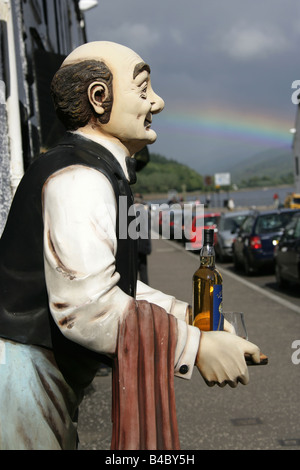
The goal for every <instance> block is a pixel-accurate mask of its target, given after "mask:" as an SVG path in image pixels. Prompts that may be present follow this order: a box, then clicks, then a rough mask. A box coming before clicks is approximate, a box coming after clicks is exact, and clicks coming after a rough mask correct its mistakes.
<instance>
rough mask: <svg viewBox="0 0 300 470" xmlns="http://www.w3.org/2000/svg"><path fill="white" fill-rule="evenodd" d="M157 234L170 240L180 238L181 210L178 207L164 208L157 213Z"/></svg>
mask: <svg viewBox="0 0 300 470" xmlns="http://www.w3.org/2000/svg"><path fill="white" fill-rule="evenodd" d="M158 229H159V234H160V235H162V236H163V237H164V238H167V239H170V240H174V239H176V240H180V241H181V240H182V233H183V210H182V209H179V208H172V206H171V207H170V208H166V209H164V210H160V211H159V214H158Z"/></svg>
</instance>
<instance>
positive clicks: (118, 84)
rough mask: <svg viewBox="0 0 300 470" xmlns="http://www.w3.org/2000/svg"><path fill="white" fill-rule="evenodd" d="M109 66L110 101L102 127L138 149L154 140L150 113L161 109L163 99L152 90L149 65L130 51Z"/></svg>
mask: <svg viewBox="0 0 300 470" xmlns="http://www.w3.org/2000/svg"><path fill="white" fill-rule="evenodd" d="M130 52H131V54H128V55H127V56H126V57H125V56H123V57H122V59H120V61H118V62H117V63H116V65H115V66H114V67H113V65H111V68H114V70H113V91H114V101H113V106H112V112H111V116H110V120H109V122H108V123H107V124H105V125H103V126H102V127H103V130H104V131H105V132H108V133H109V134H111V135H113V136H115V137H117V138H118V139H119V140H120V141H121V142H122V143H124V144H125V145H127V146H129V147H132V146H134V147H135V151H137V150H140V149H141V148H142V147H143V146H145V145H146V144H152V143H153V142H155V140H156V137H157V135H156V132H155V131H154V130H153V129H152V116H153V115H154V114H157V113H159V112H160V111H162V109H163V107H164V102H163V100H162V99H161V98H160V97H159V96H158V95H156V94H155V93H154V91H153V89H152V86H151V81H150V68H149V66H147V65H146V64H145V63H144V62H143V61H142V59H141V58H140V57H139V56H138V55H137V54H135V53H134V52H133V51H130Z"/></svg>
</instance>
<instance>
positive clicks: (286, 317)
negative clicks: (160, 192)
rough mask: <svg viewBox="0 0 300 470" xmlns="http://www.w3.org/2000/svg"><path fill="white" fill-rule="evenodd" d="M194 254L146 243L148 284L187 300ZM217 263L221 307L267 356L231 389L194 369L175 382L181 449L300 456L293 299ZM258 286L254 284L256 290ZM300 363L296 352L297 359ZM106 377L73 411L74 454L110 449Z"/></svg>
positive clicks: (297, 317)
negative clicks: (236, 316)
mask: <svg viewBox="0 0 300 470" xmlns="http://www.w3.org/2000/svg"><path fill="white" fill-rule="evenodd" d="M198 263H199V261H198V256H196V255H194V254H192V253H190V252H187V251H185V250H184V249H183V248H182V246H180V245H179V244H178V243H174V242H170V241H168V240H153V251H152V254H151V255H150V257H149V277H150V280H149V284H150V285H151V286H152V287H154V288H158V289H160V290H162V291H164V292H166V293H169V294H172V295H175V296H176V297H177V298H180V299H181V300H185V301H187V302H190V300H191V277H192V274H193V272H194V271H195V270H196V269H197V267H198ZM230 266H231V264H230V263H228V264H223V265H220V269H221V271H222V275H223V280H224V309H225V310H231V309H234V310H238V311H243V312H244V313H245V316H246V322H247V328H248V334H249V340H250V341H252V342H254V343H256V344H258V345H259V346H260V348H261V350H262V352H263V353H265V354H267V355H268V357H269V364H268V365H267V366H255V367H249V373H250V382H249V384H248V385H247V386H243V385H241V384H239V385H238V387H237V388H235V389H232V388H230V387H228V386H226V387H224V388H219V387H217V386H215V387H212V388H209V387H207V386H206V384H205V382H204V381H203V379H202V377H201V376H200V374H199V373H198V371H197V369H196V368H195V370H194V373H193V376H192V379H191V380H190V381H186V380H183V379H175V389H176V406H177V417H178V425H179V432H180V440H181V448H182V449H183V450H299V449H300V406H299V379H300V364H295V363H293V361H292V354H293V353H295V350H294V349H293V348H292V344H293V342H294V341H295V340H300V308H299V298H298V296H295V298H294V297H293V296H289V298H285V296H281V295H277V294H278V293H277V292H275V291H274V289H273V288H272V286H271V285H267V284H272V283H273V282H274V278H273V276H270V279H268V276H265V277H264V279H263V278H260V277H259V279H258V280H256V284H253V281H254V278H253V279H252V278H251V279H250V278H245V277H244V276H242V275H240V274H237V273H235V272H234V271H233V269H232V268H231V267H230ZM259 284H260V285H259ZM298 357H300V354H299V355H298ZM110 399H111V377H110V376H108V377H96V378H95V380H94V382H93V384H92V387H90V388H89V389H88V390H87V396H86V398H85V399H84V401H83V404H82V407H81V411H80V421H79V437H80V440H81V444H80V448H81V449H83V450H84V449H86V450H87V449H95V450H101V449H109V443H110V433H111V425H110Z"/></svg>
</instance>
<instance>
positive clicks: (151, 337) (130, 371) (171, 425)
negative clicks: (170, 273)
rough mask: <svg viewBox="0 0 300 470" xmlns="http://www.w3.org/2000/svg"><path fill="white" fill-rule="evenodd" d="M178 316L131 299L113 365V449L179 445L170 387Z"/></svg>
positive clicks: (172, 394) (173, 401)
mask: <svg viewBox="0 0 300 470" xmlns="http://www.w3.org/2000/svg"><path fill="white" fill-rule="evenodd" d="M176 343H177V320H176V319H175V317H174V316H172V315H169V314H168V313H167V312H166V311H165V310H164V309H162V308H161V307H158V306H157V305H154V304H150V303H148V302H146V301H138V302H137V301H132V303H131V304H130V307H129V309H128V312H127V313H126V315H125V319H124V320H123V321H122V323H121V324H120V327H119V335H118V345H117V352H116V359H115V361H114V367H113V390H112V395H113V402H112V422H113V431H112V442H111V449H112V450H142V449H144V450H156V449H157V450H172V449H173V450H178V449H180V444H179V435H178V426H177V417H176V407H175V391H174V358H175V348H176Z"/></svg>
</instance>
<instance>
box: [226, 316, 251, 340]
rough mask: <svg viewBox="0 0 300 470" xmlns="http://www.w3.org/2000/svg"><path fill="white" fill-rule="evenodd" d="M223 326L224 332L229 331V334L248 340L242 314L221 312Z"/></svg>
mask: <svg viewBox="0 0 300 470" xmlns="http://www.w3.org/2000/svg"><path fill="white" fill-rule="evenodd" d="M222 315H223V318H224V321H226V322H227V325H226V324H225V330H227V329H229V330H230V333H234V334H236V335H237V336H240V337H241V338H244V339H248V333H247V328H246V323H245V317H244V313H243V312H222Z"/></svg>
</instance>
